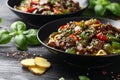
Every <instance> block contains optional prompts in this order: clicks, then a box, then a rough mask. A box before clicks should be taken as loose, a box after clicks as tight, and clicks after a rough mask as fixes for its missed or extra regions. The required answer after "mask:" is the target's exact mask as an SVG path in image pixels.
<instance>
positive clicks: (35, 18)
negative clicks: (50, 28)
mask: <svg viewBox="0 0 120 80" xmlns="http://www.w3.org/2000/svg"><path fill="white" fill-rule="evenodd" d="M21 1H22V0H7V3H6V4H7V6H8V8H9V9H10V10H11V11H13V12H14V13H15V14H16V15H18V16H19V17H20V18H22V19H23V20H24V21H26V22H28V23H29V24H31V25H32V26H34V27H33V28H39V27H40V26H41V25H43V24H45V23H46V22H49V21H52V20H55V19H58V18H64V17H71V16H80V15H81V14H82V12H83V10H84V9H86V8H87V6H88V0H76V1H78V2H79V3H80V6H81V7H82V9H81V10H80V11H77V12H73V13H68V14H61V15H41V14H32V13H25V12H22V11H20V10H17V9H15V8H14V6H15V5H19V4H20V3H21Z"/></svg>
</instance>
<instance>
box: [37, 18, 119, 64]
mask: <svg viewBox="0 0 120 80" xmlns="http://www.w3.org/2000/svg"><path fill="white" fill-rule="evenodd" d="M88 19H91V17H90V18H85V17H84V18H83V17H70V18H63V19H58V20H55V21H52V22H49V23H47V24H45V25H43V26H42V27H41V28H40V29H39V32H38V39H39V41H40V42H41V44H42V45H43V46H45V47H46V48H47V49H48V50H49V51H50V52H52V53H56V54H57V55H60V56H61V57H63V58H64V59H65V60H66V61H67V62H69V63H72V64H77V65H85V66H100V65H107V64H110V63H113V62H115V61H117V60H118V58H119V57H120V55H107V56H91V55H75V54H69V53H66V52H64V51H61V50H58V49H55V48H52V47H50V46H47V45H46V44H45V40H46V39H47V38H48V36H49V35H50V34H51V33H52V32H56V31H57V30H58V28H59V27H60V26H62V25H64V24H66V23H67V22H69V21H80V20H88ZM96 19H99V20H100V21H101V22H102V23H108V22H110V23H111V24H112V25H113V26H115V27H116V28H120V26H119V25H120V22H118V21H114V20H110V19H105V18H96ZM91 63H92V64H91Z"/></svg>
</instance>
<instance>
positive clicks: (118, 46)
mask: <svg viewBox="0 0 120 80" xmlns="http://www.w3.org/2000/svg"><path fill="white" fill-rule="evenodd" d="M112 47H113V48H114V49H120V43H119V42H116V41H112Z"/></svg>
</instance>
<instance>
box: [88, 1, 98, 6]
mask: <svg viewBox="0 0 120 80" xmlns="http://www.w3.org/2000/svg"><path fill="white" fill-rule="evenodd" d="M96 1H97V0H89V8H94V6H95V5H96Z"/></svg>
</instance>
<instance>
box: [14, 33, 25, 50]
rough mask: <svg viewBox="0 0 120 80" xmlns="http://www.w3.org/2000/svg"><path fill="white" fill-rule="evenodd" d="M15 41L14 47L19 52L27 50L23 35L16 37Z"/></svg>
mask: <svg viewBox="0 0 120 80" xmlns="http://www.w3.org/2000/svg"><path fill="white" fill-rule="evenodd" d="M14 40H15V45H16V47H18V48H19V49H21V50H26V49H27V39H26V37H25V35H22V34H20V35H16V36H15V37H14Z"/></svg>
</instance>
